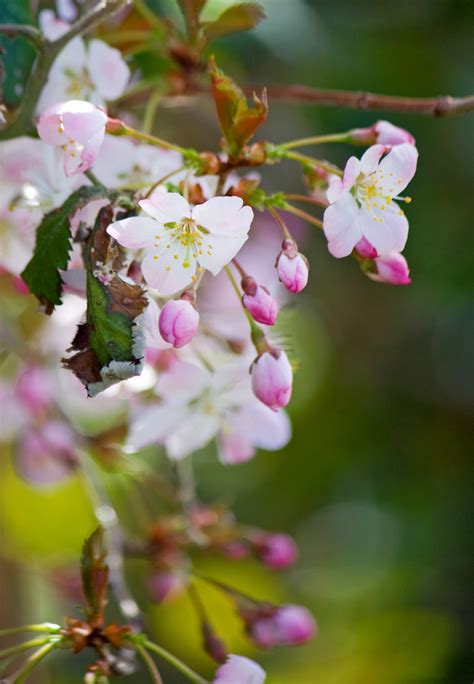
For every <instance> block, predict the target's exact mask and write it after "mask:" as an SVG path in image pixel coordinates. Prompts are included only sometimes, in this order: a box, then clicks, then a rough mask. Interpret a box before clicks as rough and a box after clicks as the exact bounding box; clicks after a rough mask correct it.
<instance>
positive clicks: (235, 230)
mask: <svg viewBox="0 0 474 684" xmlns="http://www.w3.org/2000/svg"><path fill="white" fill-rule="evenodd" d="M140 207H141V208H142V210H143V211H144V212H145V213H146V214H148V216H137V217H132V218H126V219H123V220H121V221H116V222H115V223H112V224H111V225H110V226H109V227H108V229H107V231H108V233H109V234H110V235H112V237H114V238H115V239H116V240H117V241H118V242H119V243H120V244H121V245H123V246H124V247H129V248H131V249H143V250H144V252H145V257H144V259H143V263H142V272H143V276H144V278H145V280H146V282H147V283H148V285H149V286H150V287H153V288H155V289H156V290H158V292H159V293H160V294H162V295H171V294H173V293H175V292H177V291H178V290H181V289H183V288H185V287H186V286H187V285H189V284H190V283H191V282H192V281H193V280H195V278H196V274H197V273H198V272H201V271H202V270H203V269H206V270H208V271H210V272H211V273H212V274H213V275H217V273H219V271H220V270H221V269H222V268H223V267H224V266H225V265H226V264H227V263H229V261H231V259H233V257H234V256H235V255H236V254H237V252H238V251H239V250H240V248H241V247H242V245H243V244H244V242H245V241H246V240H247V233H248V232H249V229H250V224H251V222H252V219H253V211H252V209H251V208H250V207H247V206H243V202H242V200H241V198H240V197H214V198H212V199H210V200H208V201H207V202H204V204H199V205H197V206H195V207H191V206H190V205H189V203H188V202H187V201H186V200H185V198H184V197H183V196H182V195H180V194H178V193H176V192H171V193H166V192H163V191H162V190H157V191H155V192H154V193H153V195H152V196H151V198H150V199H145V200H142V201H141V202H140Z"/></svg>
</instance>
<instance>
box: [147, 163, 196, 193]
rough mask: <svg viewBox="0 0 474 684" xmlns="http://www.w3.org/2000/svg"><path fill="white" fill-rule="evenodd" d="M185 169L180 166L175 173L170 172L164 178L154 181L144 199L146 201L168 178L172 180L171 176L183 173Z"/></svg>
mask: <svg viewBox="0 0 474 684" xmlns="http://www.w3.org/2000/svg"><path fill="white" fill-rule="evenodd" d="M185 168H186V167H185V166H180V167H179V169H176V171H170V172H169V173H167V174H166V175H165V176H162V177H161V178H159V179H158V180H157V181H156V183H153V185H152V186H151V188H150V189H149V190H148V192H147V193H146V195H145V197H144V199H148V198H149V197H150V196H151V195H152V194H153V193H154V191H155V190H156V188H157V187H158V186H159V185H161V184H162V183H164V182H165V181H167V180H168V179H169V178H172V177H173V176H175V175H176V174H177V173H179V172H180V171H184V169H185Z"/></svg>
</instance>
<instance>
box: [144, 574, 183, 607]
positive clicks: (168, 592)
mask: <svg viewBox="0 0 474 684" xmlns="http://www.w3.org/2000/svg"><path fill="white" fill-rule="evenodd" d="M186 586H187V580H186V576H185V575H184V574H183V573H181V572H172V571H166V570H162V571H157V572H154V573H153V575H152V576H151V577H150V579H149V581H148V589H149V591H150V596H151V600H152V601H154V602H155V603H164V602H166V601H173V600H174V599H175V598H177V597H178V596H180V595H181V594H182V593H183V591H185V590H186Z"/></svg>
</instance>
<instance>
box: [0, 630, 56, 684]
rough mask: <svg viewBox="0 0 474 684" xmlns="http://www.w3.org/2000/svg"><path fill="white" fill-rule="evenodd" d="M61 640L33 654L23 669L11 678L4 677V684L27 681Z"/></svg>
mask: <svg viewBox="0 0 474 684" xmlns="http://www.w3.org/2000/svg"><path fill="white" fill-rule="evenodd" d="M59 641H60V639H56V640H55V641H50V642H48V643H47V644H45V645H44V646H42V647H41V648H39V649H38V650H37V651H35V653H33V654H32V655H31V656H30V657H29V658H28V660H27V661H26V662H25V664H24V665H22V667H21V668H20V669H19V670H17V671H16V672H14V673H13V674H12V675H10V676H9V677H4V678H3V679H2V684H22V682H24V681H25V679H26V677H28V675H29V674H30V672H32V671H33V670H34V669H35V667H36V666H37V665H38V664H39V662H40V661H41V660H43V658H45V657H46V656H47V655H48V653H51V651H53V650H54V649H55V648H56V647H57V645H58V643H59Z"/></svg>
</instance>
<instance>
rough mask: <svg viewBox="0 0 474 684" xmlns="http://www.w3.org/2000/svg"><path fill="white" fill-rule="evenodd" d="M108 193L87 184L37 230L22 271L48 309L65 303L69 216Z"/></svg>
mask: <svg viewBox="0 0 474 684" xmlns="http://www.w3.org/2000/svg"><path fill="white" fill-rule="evenodd" d="M105 196H106V190H105V189H104V188H101V187H96V186H83V187H82V188H79V190H76V192H73V194H72V195H70V196H69V197H68V199H67V200H66V201H65V202H64V204H63V205H62V206H61V207H59V209H54V210H53V211H51V212H49V214H46V216H45V217H44V218H43V220H42V221H41V223H40V225H39V226H38V229H37V231H36V246H35V251H34V254H33V257H32V259H31V260H30V262H29V263H28V264H27V266H26V268H25V270H24V271H23V273H22V274H21V276H22V278H23V280H24V281H25V283H26V284H27V285H28V287H29V289H30V292H32V294H34V295H35V296H36V297H37V298H38V299H39V301H40V302H41V304H43V305H44V306H45V309H46V313H48V314H50V313H52V311H53V310H54V307H55V306H57V305H59V304H61V295H62V282H61V277H60V275H59V271H60V270H63V271H64V270H65V269H66V268H67V265H68V262H69V252H70V251H71V229H70V226H69V218H70V216H71V214H73V213H74V212H75V211H76V210H77V209H80V208H81V207H83V206H84V205H85V204H87V203H88V202H90V201H91V200H94V199H99V198H100V197H105Z"/></svg>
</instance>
